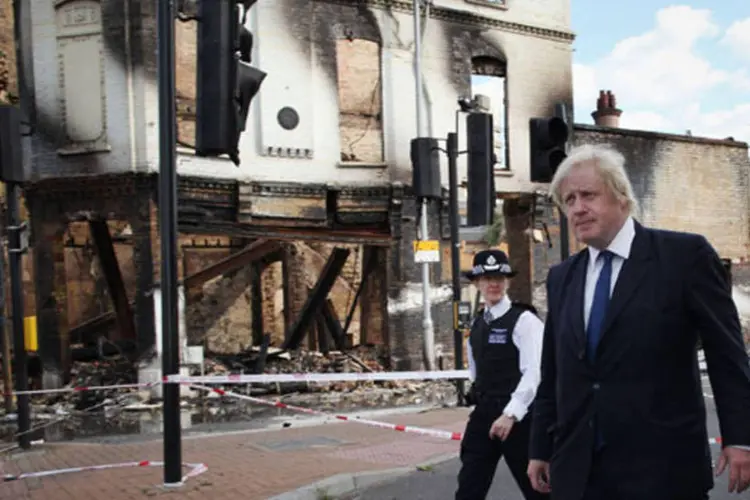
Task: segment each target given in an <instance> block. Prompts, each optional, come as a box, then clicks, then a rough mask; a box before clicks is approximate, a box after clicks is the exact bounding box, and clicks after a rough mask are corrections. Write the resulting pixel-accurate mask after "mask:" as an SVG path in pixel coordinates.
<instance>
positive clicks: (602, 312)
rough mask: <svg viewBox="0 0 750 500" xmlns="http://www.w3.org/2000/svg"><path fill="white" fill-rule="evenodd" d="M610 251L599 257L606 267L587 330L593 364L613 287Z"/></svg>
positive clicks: (600, 442)
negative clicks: (610, 291)
mask: <svg viewBox="0 0 750 500" xmlns="http://www.w3.org/2000/svg"><path fill="white" fill-rule="evenodd" d="M614 255H615V254H613V253H612V252H610V251H607V250H605V251H603V252H602V253H600V254H599V257H597V260H603V261H604V265H603V266H602V270H601V272H600V273H599V279H598V280H597V281H596V288H594V300H593V302H592V303H591V313H590V314H589V324H588V328H587V329H586V340H587V342H586V353H587V355H588V356H587V357H588V360H589V363H591V364H593V363H594V360H595V359H596V348H597V346H598V345H599V340H600V339H601V336H602V326H604V317H605V316H606V315H607V305H609V290H610V288H611V285H612V257H614ZM592 423H593V424H594V433H595V434H594V435H595V437H594V447H595V449H597V450H599V449H601V448H602V446H604V436H603V435H602V433H601V429H599V426H598V425H596V418H594V419H593V420H592Z"/></svg>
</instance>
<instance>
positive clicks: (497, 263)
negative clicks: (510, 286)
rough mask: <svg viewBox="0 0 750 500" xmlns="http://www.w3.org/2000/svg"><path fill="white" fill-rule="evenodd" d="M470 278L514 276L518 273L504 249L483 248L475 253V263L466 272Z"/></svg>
mask: <svg viewBox="0 0 750 500" xmlns="http://www.w3.org/2000/svg"><path fill="white" fill-rule="evenodd" d="M464 275H465V276H466V277H467V278H468V279H470V280H475V279H479V278H481V277H483V276H486V277H490V276H507V277H508V278H512V277H513V276H515V275H516V273H515V272H514V271H513V269H511V267H510V262H509V261H508V256H507V255H506V254H505V252H503V251H502V250H482V251H481V252H477V254H476V255H474V264H473V267H472V268H471V271H468V272H466V273H464Z"/></svg>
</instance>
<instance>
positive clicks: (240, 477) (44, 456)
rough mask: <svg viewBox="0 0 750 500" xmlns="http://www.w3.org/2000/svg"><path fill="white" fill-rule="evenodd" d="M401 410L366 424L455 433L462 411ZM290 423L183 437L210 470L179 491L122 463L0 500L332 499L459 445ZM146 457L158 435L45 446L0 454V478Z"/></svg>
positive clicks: (21, 489) (156, 448)
mask: <svg viewBox="0 0 750 500" xmlns="http://www.w3.org/2000/svg"><path fill="white" fill-rule="evenodd" d="M404 411H405V412H404V413H396V414H394V413H393V412H390V414H385V415H383V414H381V415H376V416H373V415H368V416H367V418H369V419H372V420H374V419H376V418H377V420H379V421H384V422H390V423H393V424H403V425H409V426H419V427H427V428H435V429H441V430H447V431H451V432H462V431H463V427H464V424H465V422H466V417H467V415H468V410H467V409H465V408H444V409H432V410H423V411H416V410H415V409H413V408H411V409H408V408H407V409H404ZM290 416H291V415H290ZM289 421H290V422H292V424H291V425H290V426H288V427H283V426H281V425H278V423H277V424H276V425H274V426H273V427H271V428H266V429H251V430H247V431H233V432H211V433H205V434H199V435H187V436H183V447H182V460H183V462H189V463H204V464H205V465H206V466H207V467H208V470H207V471H206V472H204V473H202V474H201V475H199V476H197V477H192V478H188V479H187V480H186V482H185V483H184V484H183V485H182V486H180V487H178V488H168V489H167V488H164V487H163V482H164V481H163V469H162V468H161V467H128V468H114V469H108V470H96V471H84V472H71V473H69V474H62V475H51V476H48V477H42V478H29V479H21V480H15V481H10V482H5V483H0V499H3V500H5V499H7V500H10V499H13V500H20V499H54V500H66V499H80V498H86V497H89V498H97V499H102V498H106V499H108V500H121V499H123V500H124V499H128V500H129V499H136V498H139V499H140V498H151V497H160V496H168V498H170V499H172V498H179V499H182V498H185V499H194V498H221V499H222V500H231V499H235V498H236V499H243V500H245V499H269V498H279V499H292V498H311V499H316V500H317V499H319V498H336V496H333V495H337V496H338V495H341V494H345V493H347V492H351V491H352V490H354V487H355V486H356V487H357V488H358V489H360V490H361V489H362V488H364V487H366V486H369V485H371V484H373V483H376V482H379V481H383V480H386V479H392V478H393V477H395V476H397V475H399V474H406V473H408V472H410V471H412V470H415V468H416V467H417V466H418V465H420V464H433V463H440V462H442V461H443V460H445V459H446V458H452V457H455V456H456V452H457V451H458V446H459V443H458V441H451V440H446V439H440V438H434V437H427V436H422V435H418V434H410V433H406V432H396V431H394V430H389V429H382V428H378V427H372V426H368V425H365V424H361V423H356V422H343V421H338V420H334V419H330V420H323V421H321V420H320V419H317V420H309V421H306V422H304V423H303V422H299V421H295V420H292V419H290V420H289ZM146 460H150V461H154V460H155V461H161V460H163V445H162V442H161V440H159V437H158V436H157V437H156V439H153V440H143V439H134V440H126V439H119V440H103V441H101V442H92V441H90V440H89V441H86V442H69V443H59V444H43V445H39V446H35V447H32V449H31V450H29V451H26V452H23V453H21V452H16V453H6V454H5V455H3V456H0V472H2V474H3V475H5V474H11V475H18V474H21V473H26V472H38V471H49V470H56V469H64V468H74V467H86V466H92V465H101V464H113V463H123V462H140V461H146ZM186 472H187V469H186Z"/></svg>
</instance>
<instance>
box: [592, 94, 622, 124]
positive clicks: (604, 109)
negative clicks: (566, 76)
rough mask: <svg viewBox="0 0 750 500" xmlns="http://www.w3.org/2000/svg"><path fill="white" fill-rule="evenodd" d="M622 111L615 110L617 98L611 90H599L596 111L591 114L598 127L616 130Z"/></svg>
mask: <svg viewBox="0 0 750 500" xmlns="http://www.w3.org/2000/svg"><path fill="white" fill-rule="evenodd" d="M621 114H622V110H619V109H617V98H616V97H615V94H614V93H613V92H612V91H611V90H606V91H605V90H600V91H599V98H598V99H597V100H596V111H594V112H593V113H591V116H592V117H593V118H594V123H595V124H596V125H597V126H599V127H608V128H617V127H619V126H620V115H621Z"/></svg>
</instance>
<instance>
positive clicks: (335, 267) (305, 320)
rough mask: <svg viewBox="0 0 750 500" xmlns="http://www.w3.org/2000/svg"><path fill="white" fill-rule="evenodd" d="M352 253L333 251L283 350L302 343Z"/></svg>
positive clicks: (339, 249) (340, 249)
mask: <svg viewBox="0 0 750 500" xmlns="http://www.w3.org/2000/svg"><path fill="white" fill-rule="evenodd" d="M350 253H351V251H350V250H349V249H348V248H338V247H336V248H334V249H333V252H331V255H330V256H329V257H328V260H327V261H326V265H325V267H324V268H323V271H321V273H320V277H318V281H317V282H316V283H315V287H313V291H312V293H310V294H309V295H308V296H307V300H306V301H305V305H304V306H303V307H302V311H300V314H299V316H298V317H297V321H295V323H294V325H293V326H292V328H291V329H290V332H289V334H288V335H287V336H286V340H285V341H284V344H283V345H282V346H281V348H282V349H285V350H288V349H296V348H297V347H298V346H299V344H300V342H302V339H303V338H304V336H305V333H306V332H307V331H308V330H309V329H310V326H311V324H312V322H313V320H314V319H315V317H316V316H317V315H318V314H319V313H320V309H321V307H322V305H323V303H324V302H325V300H326V298H327V297H328V294H329V293H330V291H331V289H332V288H333V285H334V283H335V282H336V278H338V277H339V275H340V274H341V270H342V269H343V268H344V264H345V263H346V259H347V258H349V254H350Z"/></svg>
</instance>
